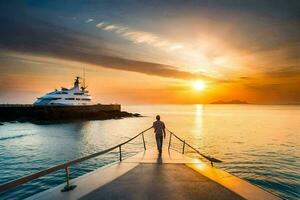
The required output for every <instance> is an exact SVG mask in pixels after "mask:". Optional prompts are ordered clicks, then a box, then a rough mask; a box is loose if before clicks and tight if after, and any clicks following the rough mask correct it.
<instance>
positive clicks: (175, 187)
mask: <svg viewBox="0 0 300 200" xmlns="http://www.w3.org/2000/svg"><path fill="white" fill-rule="evenodd" d="M150 129H151V128H148V129H146V130H144V131H142V132H141V133H139V134H137V135H135V136H134V137H132V138H130V139H129V140H127V141H125V142H123V143H121V144H118V145H116V146H114V147H111V148H109V149H106V150H104V151H101V152H97V153H95V154H92V155H89V156H85V157H82V158H79V159H76V160H72V161H68V162H67V163H64V164H61V165H57V166H54V167H52V168H49V169H46V170H44V171H41V172H38V173H36V174H32V175H29V176H27V177H23V178H20V179H18V180H15V181H12V182H9V183H6V184H3V185H0V192H1V191H5V190H8V189H11V188H14V187H16V186H18V185H21V184H23V183H26V182H28V181H31V180H34V179H36V178H39V177H42V176H44V175H46V174H50V173H52V172H55V171H58V170H65V171H66V183H64V184H61V185H59V186H57V187H55V188H53V189H50V190H46V191H44V192H41V193H39V194H36V195H34V196H31V197H29V198H28V200H37V199H44V200H48V199H49V200H50V199H70V200H71V199H82V200H93V199H158V200H159V199H163V200H169V199H170V200H171V199H203V200H217V199H218V200H225V199H228V200H229V199H230V200H239V199H250V200H259V199H264V200H279V199H280V198H279V197H277V196H275V195H273V194H271V193H269V192H267V191H265V190H263V189H261V188H259V187H257V186H254V185H252V184H250V183H249V182H247V181H245V180H242V179H240V178H238V177H236V176H234V175H231V174H229V173H227V172H225V171H223V170H220V169H218V168H216V167H215V166H214V165H213V163H218V162H222V161H221V160H218V159H216V158H213V157H210V156H207V155H204V154H202V153H201V152H200V151H199V150H198V149H196V148H194V147H193V146H191V145H190V144H188V143H186V142H185V140H183V139H181V138H180V137H178V136H177V135H176V134H174V133H173V132H171V131H169V137H168V141H166V142H165V144H164V149H163V152H162V154H161V155H160V154H158V151H157V150H156V149H154V148H150V149H147V146H146V142H145V138H144V134H145V133H146V132H147V131H148V130H150ZM137 138H141V141H142V143H141V145H143V147H144V151H143V152H140V153H138V154H137V155H135V156H132V157H129V158H123V157H122V146H123V145H126V144H127V143H129V142H131V141H132V140H134V139H137ZM174 139H178V140H179V141H181V142H182V150H181V152H177V151H175V150H173V149H172V148H171V147H172V140H174ZM186 148H191V150H194V151H195V152H196V153H198V154H199V155H200V156H202V157H203V158H204V159H205V160H207V161H208V163H207V162H204V161H202V160H199V159H196V158H191V157H188V156H186V155H185V149H186ZM116 149H117V150H119V161H117V162H115V163H113V164H110V165H108V166H104V167H101V168H99V169H97V170H95V171H93V172H91V173H88V174H86V175H83V176H80V177H78V178H75V179H72V180H70V179H69V166H71V165H75V164H77V163H82V162H84V161H85V160H88V159H91V158H94V157H97V156H100V155H103V154H105V153H107V152H110V151H112V150H116Z"/></svg>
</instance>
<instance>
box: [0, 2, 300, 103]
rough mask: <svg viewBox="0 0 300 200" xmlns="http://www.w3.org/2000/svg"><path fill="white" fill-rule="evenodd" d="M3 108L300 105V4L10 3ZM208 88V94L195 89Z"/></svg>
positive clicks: (3, 20)
mask: <svg viewBox="0 0 300 200" xmlns="http://www.w3.org/2000/svg"><path fill="white" fill-rule="evenodd" d="M0 25H1V28H0V103H32V102H33V101H34V100H35V99H36V97H38V96H42V95H43V94H45V93H46V92H49V91H52V90H54V89H55V88H58V89H59V88H60V87H61V86H64V87H70V86H71V85H72V84H73V79H74V77H75V76H77V75H82V72H83V68H85V71H86V78H87V80H86V82H87V85H88V90H89V91H90V93H91V94H92V96H93V99H94V102H100V103H122V104H149V103H159V104H162V103H181V104H190V103H209V102H212V101H217V100H225V101H227V100H232V99H239V100H245V101H248V102H251V103H258V104H299V103H300V1H298V0H294V1H292V0H280V1H279V0H257V1H255V0H244V1H240V0H235V1H234V0H205V1H204V0H198V1H191V0H189V1H179V0H174V1H169V0H165V1H152V0H151V1H149V0H148V1H124V0H120V1H114V0H107V1H100V0H85V1H84V0H81V1H75V0H74V1H71V0H70V1H62V0H57V1H56V0H51V1H44V0H36V1H33V0H32V1H1V3H0ZM196 81H200V82H201V83H203V84H204V85H205V87H204V88H201V89H200V90H198V89H196V88H195V87H194V86H195V85H194V83H195V82H196Z"/></svg>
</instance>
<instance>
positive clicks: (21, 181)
mask: <svg viewBox="0 0 300 200" xmlns="http://www.w3.org/2000/svg"><path fill="white" fill-rule="evenodd" d="M151 128H152V127H150V128H147V129H145V130H143V131H142V132H140V133H138V134H137V135H135V136H134V137H132V138H130V139H129V140H127V141H125V142H123V143H121V144H118V145H116V146H113V147H111V148H109V149H106V150H103V151H100V152H97V153H94V154H91V155H88V156H84V157H81V158H78V159H75V160H71V161H67V162H66V163H63V164H60V165H56V166H54V167H51V168H48V169H45V170H42V171H39V172H37V173H34V174H31V175H28V176H24V177H22V178H19V179H16V180H13V181H10V182H7V183H4V184H2V185H0V193H2V192H4V191H6V190H9V189H12V188H14V187H17V186H19V185H22V184H24V183H27V182H29V181H32V180H35V179H37V178H39V177H42V176H45V175H48V174H51V173H53V172H56V171H58V170H62V169H65V172H66V186H65V187H64V189H62V192H65V191H69V190H72V189H74V188H75V187H76V186H75V185H70V182H69V180H70V169H69V167H70V166H71V165H75V164H78V163H81V162H83V161H86V160H88V159H91V158H95V157H97V156H100V155H103V154H105V153H108V152H110V151H112V150H114V149H117V148H118V149H119V160H120V161H122V146H123V145H125V144H127V143H129V142H131V141H132V140H134V139H135V138H137V137H139V136H140V135H142V139H143V144H144V149H145V150H146V143H145V138H144V133H145V132H146V131H148V130H150V129H151Z"/></svg>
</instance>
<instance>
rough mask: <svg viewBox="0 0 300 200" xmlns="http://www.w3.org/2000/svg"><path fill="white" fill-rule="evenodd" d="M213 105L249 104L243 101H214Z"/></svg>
mask: <svg viewBox="0 0 300 200" xmlns="http://www.w3.org/2000/svg"><path fill="white" fill-rule="evenodd" d="M211 104H249V103H248V102H247V101H241V100H231V101H222V100H219V101H214V102H211Z"/></svg>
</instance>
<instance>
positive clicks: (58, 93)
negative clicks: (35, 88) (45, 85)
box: [55, 92, 68, 94]
mask: <svg viewBox="0 0 300 200" xmlns="http://www.w3.org/2000/svg"><path fill="white" fill-rule="evenodd" d="M55 94H68V93H67V92H55Z"/></svg>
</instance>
